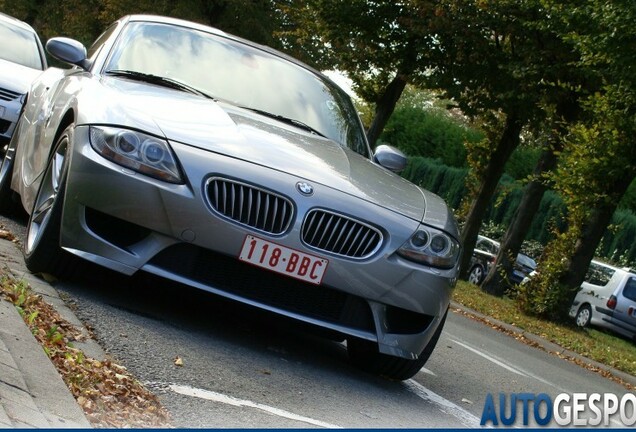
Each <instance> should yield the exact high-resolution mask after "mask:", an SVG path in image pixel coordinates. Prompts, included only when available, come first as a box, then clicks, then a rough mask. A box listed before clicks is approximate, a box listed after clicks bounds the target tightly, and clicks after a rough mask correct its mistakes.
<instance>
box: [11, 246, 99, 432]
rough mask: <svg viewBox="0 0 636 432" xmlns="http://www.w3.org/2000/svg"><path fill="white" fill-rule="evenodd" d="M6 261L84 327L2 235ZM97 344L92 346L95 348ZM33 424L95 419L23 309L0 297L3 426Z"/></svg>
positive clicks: (77, 424)
mask: <svg viewBox="0 0 636 432" xmlns="http://www.w3.org/2000/svg"><path fill="white" fill-rule="evenodd" d="M0 265H2V267H3V268H4V269H5V270H6V269H7V268H8V269H9V270H10V271H11V273H12V274H13V275H14V276H15V277H16V278H17V279H21V278H24V279H26V280H27V281H28V282H29V284H30V285H31V288H32V289H33V290H34V291H35V292H37V293H39V294H41V295H42V296H43V297H44V299H45V300H46V302H47V303H50V304H51V305H53V306H54V307H55V308H56V309H57V310H58V312H59V313H60V314H61V315H63V316H64V318H66V319H69V318H71V319H69V321H71V322H72V323H73V324H75V325H77V324H79V326H80V328H82V329H83V326H81V324H80V323H79V321H78V320H77V318H76V317H75V316H74V314H73V313H72V312H71V311H70V310H69V309H68V308H67V307H66V306H65V305H64V302H63V301H62V300H61V299H60V298H59V296H58V294H57V291H55V289H53V288H52V287H51V286H50V285H49V284H47V283H46V282H44V281H42V280H40V279H37V278H35V277H34V276H32V275H31V274H29V272H28V270H27V269H26V268H25V267H24V262H23V260H22V253H21V252H20V250H19V249H18V247H17V246H16V245H15V244H13V243H12V242H10V241H7V240H0ZM73 318H74V319H73ZM93 344H94V345H97V344H96V343H93ZM94 345H91V346H90V347H89V349H91V350H95V349H96V347H95V346H94ZM82 349H85V347H82ZM99 352H101V349H99V350H98V353H99ZM32 427H37V428H49V429H50V428H90V427H91V424H90V423H89V422H88V420H87V419H86V417H85V416H84V413H83V411H82V409H81V408H80V406H79V405H78V404H77V403H76V402H75V398H74V397H73V396H72V395H71V392H70V391H69V389H68V388H67V387H66V384H64V381H62V378H61V376H60V375H59V373H58V372H57V369H55V367H54V366H53V363H51V361H50V360H49V358H48V357H47V355H46V353H45V352H44V350H43V349H42V347H41V346H40V344H39V343H38V342H37V340H36V339H35V337H34V336H33V335H32V334H31V332H30V330H29V328H28V327H27V325H26V324H25V322H24V321H23V320H22V317H21V316H20V314H19V313H18V311H17V309H16V308H15V307H14V306H13V305H12V304H11V303H9V302H7V301H5V300H0V428H32Z"/></svg>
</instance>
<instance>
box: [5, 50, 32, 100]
mask: <svg viewBox="0 0 636 432" xmlns="http://www.w3.org/2000/svg"><path fill="white" fill-rule="evenodd" d="M41 73H42V71H41V70H37V69H31V68H30V67H26V66H22V65H20V64H17V63H13V62H10V61H7V60H3V59H0V87H2V88H5V89H7V90H11V91H14V92H17V93H20V94H24V93H26V92H28V91H29V88H30V87H31V83H32V82H33V80H34V79H35V78H36V77H37V76H38V75H40V74H41Z"/></svg>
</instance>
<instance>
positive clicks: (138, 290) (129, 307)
mask: <svg viewBox="0 0 636 432" xmlns="http://www.w3.org/2000/svg"><path fill="white" fill-rule="evenodd" d="M3 223H4V224H5V226H8V227H9V228H10V229H11V230H12V231H13V232H14V233H17V234H18V235H21V234H22V233H23V228H21V226H22V223H23V221H20V220H18V222H17V223H13V222H6V220H4V221H3ZM12 224H13V225H12ZM56 287H57V288H58V290H59V291H60V292H62V293H64V294H65V295H64V297H65V298H66V299H67V300H68V301H69V302H71V303H73V304H74V306H75V311H76V314H77V315H78V317H79V318H80V319H82V321H84V322H85V323H86V324H87V325H89V326H90V327H91V328H92V329H93V331H94V333H95V335H96V338H97V340H98V342H99V343H100V345H101V346H102V347H103V348H104V349H105V350H106V351H107V352H109V353H110V354H111V355H113V356H114V357H115V358H116V359H117V360H118V362H119V363H121V364H123V365H124V366H126V367H127V368H128V369H129V370H130V371H131V372H132V373H133V374H134V375H135V376H136V377H137V378H138V379H139V380H140V381H142V382H143V383H145V384H146V385H147V386H148V387H149V388H151V389H152V390H154V391H155V392H156V393H157V395H158V396H159V397H160V399H161V400H162V402H163V403H164V405H165V406H166V407H167V408H168V409H169V410H170V412H171V414H172V416H173V418H174V421H175V426H177V427H223V428H234V427H236V428H253V427H259V428H268V427H277V428H279V427H280V428H292V427H302V428H305V427H348V428H383V427H391V428H420V427H451V428H454V427H475V426H478V425H479V420H480V418H481V416H482V410H483V409H484V403H485V400H486V396H487V394H488V393H492V394H493V395H494V396H495V397H497V395H498V394H499V393H500V392H504V393H506V394H510V393H547V394H549V395H550V396H551V397H552V398H554V397H555V396H556V395H557V394H559V393H563V392H566V393H595V392H596V393H616V394H618V395H622V394H624V393H626V390H625V389H624V388H623V387H621V386H619V385H617V384H615V383H613V382H611V381H609V380H607V379H605V378H603V377H601V376H600V375H598V374H595V373H593V372H590V371H587V370H585V369H582V368H580V367H579V366H576V365H574V364H572V363H569V362H567V361H564V360H562V359H559V358H557V357H555V356H552V355H550V354H547V353H545V352H543V351H540V350H538V349H536V348H532V347H529V346H527V345H524V344H522V343H520V342H518V341H516V340H515V339H513V338H511V337H509V336H507V335H504V334H501V333H499V332H497V331H496V330H493V329H491V328H490V327H488V326H485V325H483V324H481V323H479V322H476V321H473V320H470V319H467V318H465V317H464V316H462V315H459V314H455V313H451V314H449V318H448V321H447V324H446V327H445V329H444V332H443V334H442V337H441V339H440V341H439V343H438V346H437V349H436V350H435V352H434V353H433V355H432V357H431V359H430V360H429V362H428V363H427V365H426V367H425V369H423V370H422V371H421V372H420V373H418V374H417V375H416V376H415V377H414V378H413V379H411V380H408V381H406V382H393V381H388V380H386V379H383V378H378V377H374V376H370V375H367V374H364V373H362V372H360V371H358V370H356V369H354V368H353V367H351V366H350V365H349V364H348V362H347V356H346V349H345V347H344V345H343V344H342V343H339V342H336V341H333V340H330V339H328V338H326V337H325V335H321V334H319V333H317V332H316V331H314V329H311V328H309V327H306V326H301V325H299V324H297V323H295V322H293V321H290V320H285V319H279V318H277V317H274V316H272V315H270V314H266V313H263V312H259V311H256V310H254V309H251V308H249V307H245V306H241V305H237V304H234V303H232V302H229V301H226V300H223V299H220V298H217V297H214V296H211V295H209V294H207V293H204V292H201V291H197V290H193V289H190V288H187V287H184V286H181V285H177V284H173V283H168V282H166V281H163V280H160V279H158V278H155V277H152V276H147V275H141V276H136V277H132V278H126V277H123V276H120V275H118V274H115V273H112V272H109V271H107V270H103V269H100V268H96V267H93V266H86V267H85V271H84V272H82V274H81V275H79V276H78V277H77V278H75V279H74V280H71V281H65V282H60V283H58V284H57V286H56ZM176 358H180V359H181V360H182V362H183V365H182V366H178V365H176V364H175V359H176ZM610 426H613V427H618V426H620V424H617V423H612V424H610Z"/></svg>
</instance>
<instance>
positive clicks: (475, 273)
mask: <svg viewBox="0 0 636 432" xmlns="http://www.w3.org/2000/svg"><path fill="white" fill-rule="evenodd" d="M483 280H484V269H483V268H482V267H481V266H479V265H476V266H474V267H473V268H472V269H471V270H470V273H468V282H470V283H471V284H473V285H480V284H481V282H482V281H483Z"/></svg>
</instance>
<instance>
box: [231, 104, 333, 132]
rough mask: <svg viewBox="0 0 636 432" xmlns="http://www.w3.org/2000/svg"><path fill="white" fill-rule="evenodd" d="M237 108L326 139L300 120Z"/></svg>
mask: <svg viewBox="0 0 636 432" xmlns="http://www.w3.org/2000/svg"><path fill="white" fill-rule="evenodd" d="M239 108H243V109H246V110H249V111H252V112H255V113H258V114H261V115H264V116H265V117H269V118H273V119H276V120H278V121H281V122H283V123H287V124H290V125H292V126H296V127H299V128H301V129H304V130H306V131H309V132H311V133H312V134H314V135H318V136H321V137H323V138H327V137H326V136H325V134H323V133H322V132H320V131H318V130H316V129H314V128H313V127H311V126H309V125H308V124H306V123H303V122H301V121H300V120H296V119H293V118H289V117H285V116H283V115H280V114H274V113H271V112H268V111H264V110H260V109H258V108H251V107H247V106H239Z"/></svg>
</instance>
